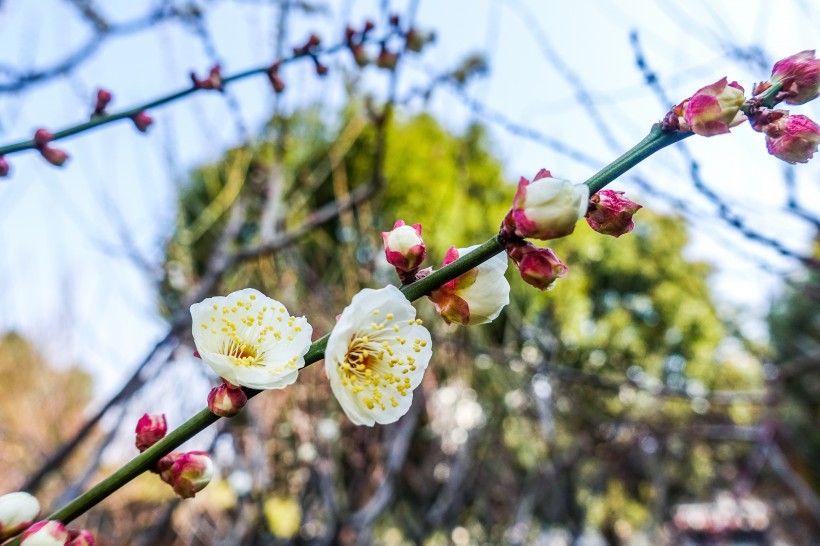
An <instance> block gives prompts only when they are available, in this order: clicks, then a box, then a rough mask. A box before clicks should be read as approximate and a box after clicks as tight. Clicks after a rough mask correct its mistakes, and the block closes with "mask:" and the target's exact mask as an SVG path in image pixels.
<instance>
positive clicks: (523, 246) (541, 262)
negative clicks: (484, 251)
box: [507, 241, 569, 290]
mask: <svg viewBox="0 0 820 546" xmlns="http://www.w3.org/2000/svg"><path fill="white" fill-rule="evenodd" d="M507 254H509V256H510V259H511V260H512V261H513V263H515V265H516V266H517V267H518V271H519V272H520V273H521V278H522V279H524V282H526V283H527V284H531V285H532V286H534V287H536V288H538V289H539V290H550V289H552V287H553V285H554V284H555V281H556V280H558V279H560V278H562V277H564V276H565V275H566V274H567V271H569V267H567V266H566V265H564V263H563V262H562V261H561V260H560V259H559V258H558V256H556V255H555V252H553V251H552V250H551V249H549V248H539V247H537V246H535V245H533V244H532V243H529V242H527V241H512V242H510V243H508V244H507Z"/></svg>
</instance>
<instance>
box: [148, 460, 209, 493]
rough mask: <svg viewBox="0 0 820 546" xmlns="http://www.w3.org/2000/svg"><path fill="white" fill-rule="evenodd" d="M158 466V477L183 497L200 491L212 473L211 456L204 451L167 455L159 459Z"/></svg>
mask: <svg viewBox="0 0 820 546" xmlns="http://www.w3.org/2000/svg"><path fill="white" fill-rule="evenodd" d="M159 468H160V477H161V478H162V479H163V480H164V481H165V482H166V483H168V484H169V485H170V486H171V487H173V488H174V492H175V493H176V494H177V495H179V496H180V497H182V498H183V499H189V498H191V497H193V496H195V495H196V494H197V493H198V492H199V491H202V490H203V489H204V488H205V486H206V485H208V483H210V481H211V478H212V477H213V474H214V465H213V462H211V457H210V455H208V454H207V453H205V452H204V451H190V452H188V453H183V454H182V455H177V454H172V455H167V456H165V457H163V458H162V459H161V460H160V463H159Z"/></svg>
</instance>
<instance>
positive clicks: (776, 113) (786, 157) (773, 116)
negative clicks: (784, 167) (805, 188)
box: [750, 51, 820, 164]
mask: <svg viewBox="0 0 820 546" xmlns="http://www.w3.org/2000/svg"><path fill="white" fill-rule="evenodd" d="M778 83H779V84H780V85H781V89H780V91H778V92H777V94H776V95H775V100H776V101H781V100H782V101H783V102H785V103H786V104H792V105H800V104H805V103H807V102H809V101H811V100H814V99H815V98H817V96H818V92H820V59H815V58H814V51H801V52H800V53H797V54H795V55H792V56H791V57H787V58H785V59H783V60H781V61H778V62H777V63H775V65H774V67H773V68H772V75H771V81H769V82H764V83H762V84H760V85H758V86H757V87H755V94H756V95H757V96H758V97H756V98H757V100H754V99H753V100H752V105H751V106H752V108H751V114H750V122H751V125H752V128H753V129H754V130H755V131H758V132H761V133H763V134H765V135H766V149H767V150H768V151H769V153H770V154H772V155H773V156H775V157H777V158H779V159H782V160H783V161H786V162H788V163H792V164H794V163H807V162H808V161H809V159H811V158H812V157H814V154H815V152H816V151H817V147H818V145H820V127H818V125H817V124H816V123H815V122H814V121H812V120H811V119H809V118H808V117H806V116H803V115H799V114H797V115H791V114H790V113H789V111H788V110H780V109H769V108H766V107H764V106H762V104H760V102H761V101H760V100H759V96H760V94H761V93H763V92H764V91H766V90H767V89H769V88H770V87H772V85H774V84H778Z"/></svg>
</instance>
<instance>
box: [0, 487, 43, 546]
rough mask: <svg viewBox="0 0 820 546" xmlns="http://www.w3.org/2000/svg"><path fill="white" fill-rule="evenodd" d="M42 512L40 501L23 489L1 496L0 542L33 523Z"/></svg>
mask: <svg viewBox="0 0 820 546" xmlns="http://www.w3.org/2000/svg"><path fill="white" fill-rule="evenodd" d="M39 514H40V503H39V502H38V501H37V499H36V498H35V497H34V496H32V495H30V494H28V493H25V492H23V491H18V492H16V493H7V494H5V495H2V496H0V542H2V541H3V540H5V539H7V538H9V537H12V536H14V535H16V534H17V533H19V532H20V531H22V530H23V529H25V528H26V527H28V526H29V525H31V522H33V521H34V520H35V519H37V516H38V515H39Z"/></svg>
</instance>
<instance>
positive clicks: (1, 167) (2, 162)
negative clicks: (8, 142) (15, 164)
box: [0, 155, 11, 178]
mask: <svg viewBox="0 0 820 546" xmlns="http://www.w3.org/2000/svg"><path fill="white" fill-rule="evenodd" d="M10 169H11V167H10V166H9V162H8V161H6V158H5V157H3V156H2V155H0V178H2V177H4V176H8V175H9V170H10Z"/></svg>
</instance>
